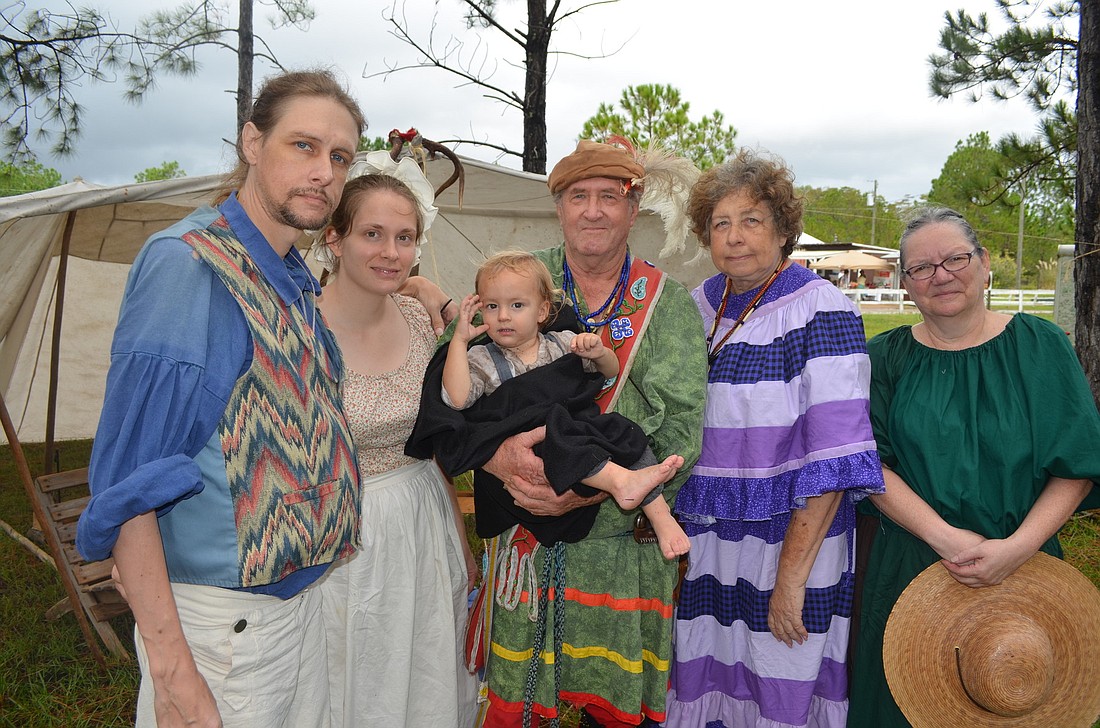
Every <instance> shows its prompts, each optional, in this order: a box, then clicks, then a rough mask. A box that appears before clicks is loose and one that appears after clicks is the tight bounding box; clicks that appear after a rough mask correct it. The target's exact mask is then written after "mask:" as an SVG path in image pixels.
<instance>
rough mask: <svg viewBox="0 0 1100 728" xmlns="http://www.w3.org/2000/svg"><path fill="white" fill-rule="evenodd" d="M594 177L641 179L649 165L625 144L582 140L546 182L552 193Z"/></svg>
mask: <svg viewBox="0 0 1100 728" xmlns="http://www.w3.org/2000/svg"><path fill="white" fill-rule="evenodd" d="M592 177H609V178H611V179H625V180H634V179H641V178H642V177H645V167H643V166H642V165H640V164H638V162H637V161H635V159H634V155H632V154H631V153H630V152H628V151H627V150H625V149H623V148H622V147H616V146H612V145H610V144H600V143H599V142H590V141H588V140H581V141H580V142H579V143H578V144H577V149H576V151H574V152H573V153H572V154H570V155H569V156H568V157H565V158H563V159H562V160H561V161H560V162H558V163H557V164H556V165H554V169H553V170H552V171H551V172H550V177H549V179H547V180H546V184H547V185H548V186H549V187H550V194H552V195H556V194H557V193H558V192H560V191H562V190H564V189H565V188H567V187H569V185H571V184H573V183H574V182H579V181H581V180H582V179H591V178H592Z"/></svg>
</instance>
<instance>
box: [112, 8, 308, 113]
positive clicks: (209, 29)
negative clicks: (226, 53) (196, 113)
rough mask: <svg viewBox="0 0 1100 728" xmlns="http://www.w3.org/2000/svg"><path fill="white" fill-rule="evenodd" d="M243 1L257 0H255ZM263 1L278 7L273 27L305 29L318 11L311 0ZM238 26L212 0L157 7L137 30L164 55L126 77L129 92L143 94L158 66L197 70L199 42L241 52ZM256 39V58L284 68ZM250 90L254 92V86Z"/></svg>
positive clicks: (183, 71)
mask: <svg viewBox="0 0 1100 728" xmlns="http://www.w3.org/2000/svg"><path fill="white" fill-rule="evenodd" d="M240 1H241V2H253V3H254V2H255V0H240ZM236 4H237V3H233V4H232V5H236ZM263 4H265V5H270V6H272V7H273V8H274V9H275V14H274V15H273V16H272V17H271V18H269V22H270V25H271V27H272V29H278V28H282V27H286V26H294V27H296V28H299V29H301V30H305V29H306V28H307V27H308V26H309V23H310V21H312V20H313V19H314V17H316V12H315V11H314V10H313V8H312V7H311V6H310V4H309V2H308V0H270V2H264V3H263ZM237 30H238V29H237V28H236V27H235V23H231V22H227V18H226V12H225V9H224V7H223V6H222V5H221V4H220V3H216V2H213V0H194V1H193V2H185V3H183V4H182V5H179V6H177V7H175V8H173V9H171V10H157V11H154V12H152V13H150V14H149V15H147V16H146V17H144V18H142V20H141V21H140V22H139V24H138V28H137V34H138V35H139V36H140V37H142V38H146V39H148V40H149V41H150V42H153V43H155V44H157V46H158V47H160V48H163V49H165V57H164V58H163V59H161V58H158V63H157V64H156V65H154V66H146V67H144V68H139V69H135V70H136V71H137V73H135V74H134V75H131V76H130V77H128V78H127V85H128V86H129V92H128V96H129V97H130V98H132V99H139V98H141V96H142V95H143V94H145V93H146V92H147V91H148V90H149V89H150V88H151V87H152V85H153V82H154V77H153V74H152V71H153V70H156V68H157V67H162V68H164V69H165V70H168V71H170V72H172V73H178V74H189V73H194V72H195V71H197V70H198V68H199V64H198V61H197V60H196V59H195V51H196V49H197V48H199V47H200V46H204V45H214V46H220V47H222V48H229V49H230V50H232V51H233V52H234V53H239V52H240V51H239V48H237V47H236V46H235V45H234V43H235V42H236V36H237ZM256 40H257V41H259V44H258V45H259V46H261V47H262V50H259V49H258V50H255V51H254V52H253V58H262V59H264V60H266V61H268V62H270V63H271V64H272V65H274V66H276V67H278V68H282V66H281V65H280V64H279V61H278V60H277V59H276V58H275V56H274V55H273V54H272V52H271V50H270V48H269V47H268V45H267V43H266V42H264V40H263V39H262V38H258V37H257V38H256ZM249 91H250V92H251V89H250V90H249Z"/></svg>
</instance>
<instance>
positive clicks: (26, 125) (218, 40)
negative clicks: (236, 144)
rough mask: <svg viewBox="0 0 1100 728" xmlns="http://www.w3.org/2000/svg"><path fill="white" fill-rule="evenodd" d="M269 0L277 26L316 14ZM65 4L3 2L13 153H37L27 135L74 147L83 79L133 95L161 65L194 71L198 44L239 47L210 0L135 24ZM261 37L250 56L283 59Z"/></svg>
mask: <svg viewBox="0 0 1100 728" xmlns="http://www.w3.org/2000/svg"><path fill="white" fill-rule="evenodd" d="M241 1H242V2H253V1H254V0H241ZM234 4H235V3H234ZM265 4H270V5H272V6H273V7H274V8H275V10H276V13H275V15H274V17H273V18H272V20H271V25H272V27H273V28H279V27H282V26H285V25H294V26H297V27H305V26H306V25H308V23H309V21H310V20H312V19H313V17H314V11H313V9H312V8H311V7H310V5H309V3H308V2H307V0H270V2H269V3H265ZM68 8H69V10H68V12H60V13H55V12H52V11H50V10H48V9H36V8H33V7H28V6H27V4H26V3H24V2H15V3H9V4H7V5H5V6H3V7H0V24H2V25H3V27H4V32H3V33H0V137H2V138H0V145H2V146H3V148H4V149H5V150H6V151H7V152H8V154H9V155H10V156H11V159H12V160H13V161H16V162H23V161H27V160H30V159H33V153H32V151H31V149H30V147H29V145H28V140H29V139H33V140H36V141H43V142H46V143H48V144H49V145H50V151H51V152H52V153H53V154H55V155H58V156H66V155H69V154H72V153H73V150H74V148H75V144H76V140H77V137H78V136H79V135H80V126H81V115H82V113H83V109H82V108H81V106H80V104H79V103H78V101H77V97H76V95H75V90H76V89H78V88H79V87H80V86H81V85H82V84H83V83H84V82H85V81H94V82H95V81H98V82H104V83H112V82H115V81H117V80H119V78H121V79H122V80H123V81H124V82H125V84H126V89H125V91H124V92H123V98H125V99H126V100H127V101H130V102H134V103H136V102H140V101H141V100H142V99H143V98H144V96H145V94H146V93H148V92H149V91H150V90H151V89H152V88H153V87H154V85H155V82H156V75H157V73H159V72H166V73H171V74H175V75H178V76H184V77H187V76H192V75H194V74H195V73H196V72H197V71H198V70H199V62H198V60H197V57H196V51H197V50H198V49H199V48H200V47H202V46H205V45H213V46H220V47H224V48H231V49H233V50H234V52H236V50H237V49H236V48H235V47H234V46H233V45H232V43H231V42H230V39H229V37H230V36H233V35H235V34H236V33H237V29H236V28H234V27H232V26H231V25H229V24H227V23H226V22H225V15H226V12H225V9H224V8H223V7H222V5H221V4H218V3H215V2H213V0H196V1H195V2H194V3H193V4H190V5H181V6H179V7H177V8H175V9H173V10H161V11H156V12H153V13H152V14H151V15H149V16H148V17H146V18H145V19H143V20H142V21H141V22H140V23H139V24H138V27H137V29H136V30H135V31H133V32H123V31H120V30H119V29H118V27H117V25H116V24H115V22H114V21H113V20H112V19H111V18H110V16H109V15H108V14H106V13H104V12H101V11H99V10H98V9H96V8H93V7H76V6H74V5H72V4H70V5H68ZM256 41H257V44H258V46H260V47H261V48H262V50H260V51H257V52H254V53H253V56H254V57H260V58H265V59H267V60H270V61H271V62H272V63H273V64H274V65H276V66H278V65H279V64H278V62H277V61H276V60H275V58H274V57H273V55H272V54H271V52H270V49H269V48H268V46H267V44H266V43H265V42H264V41H263V39H262V38H259V37H257V38H256Z"/></svg>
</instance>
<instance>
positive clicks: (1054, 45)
mask: <svg viewBox="0 0 1100 728" xmlns="http://www.w3.org/2000/svg"><path fill="white" fill-rule="evenodd" d="M996 4H997V9H998V10H999V11H1000V14H1001V17H1002V20H1003V21H1004V22H1005V24H1006V27H1005V29H1004V30H1003V31H1002V32H998V31H996V30H994V29H993V27H992V26H991V24H990V22H989V19H988V17H987V16H986V14H985V13H981V14H979V15H978V16H977V17H976V18H975V17H973V16H972V15H970V14H969V13H967V12H966V11H964V10H958V11H956V13H955V14H954V15H952V14H951V13H946V14H945V21H946V25H945V27H944V28H943V30H942V31H941V33H940V48H941V49H942V50H943V52H942V53H936V54H933V55H932V56H931V57H930V58H929V64H930V65H931V67H932V71H931V75H930V78H929V86H930V88H931V91H932V93H933V94H934V95H936V96H939V97H940V98H948V97H950V96H953V95H954V94H957V93H965V94H966V95H967V97H968V98H969V99H970V100H971V101H975V102H976V101H978V100H980V99H981V98H982V94H983V92H985V91H988V93H989V94H990V95H991V96H992V97H993V98H994V99H996V100H1006V99H1010V98H1015V97H1020V96H1022V97H1024V98H1025V99H1026V100H1027V101H1028V103H1029V104H1031V106H1032V107H1033V108H1034V109H1035V110H1036V112H1038V113H1039V114H1040V115H1041V120H1040V124H1039V128H1038V132H1037V134H1036V135H1035V136H1033V137H1031V138H1023V137H1021V136H1019V135H1017V134H1011V135H1008V136H1006V137H1005V138H1003V139H1001V140H1000V141H999V142H998V144H997V150H998V151H999V152H1000V153H1001V154H1002V155H1003V156H1004V157H1005V158H1006V159H1007V160H1008V161H1009V165H1008V167H1007V168H1006V170H1005V172H1006V174H1007V176H1006V177H1005V179H1004V187H1006V188H1007V187H1011V186H1012V185H1013V184H1014V183H1015V182H1016V181H1018V180H1020V179H1021V178H1024V177H1026V178H1027V182H1028V188H1029V190H1030V192H1031V196H1032V198H1033V200H1034V203H1035V205H1036V206H1037V207H1041V208H1043V210H1044V214H1047V215H1048V216H1051V217H1060V216H1061V215H1062V213H1063V209H1062V205H1063V200H1065V199H1066V198H1070V199H1072V197H1073V189H1074V179H1075V177H1076V174H1077V171H1076V169H1077V168H1076V158H1075V151H1076V149H1077V114H1076V113H1075V112H1074V111H1073V110H1072V109H1071V107H1070V105H1069V103H1067V101H1068V100H1070V99H1074V98H1075V96H1076V91H1077V47H1078V38H1077V30H1078V28H1079V25H1080V23H1079V20H1078V16H1079V13H1080V8H1079V5H1078V3H1077V2H1076V0H1052V1H1050V2H1047V0H996Z"/></svg>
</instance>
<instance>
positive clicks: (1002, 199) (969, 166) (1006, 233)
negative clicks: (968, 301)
mask: <svg viewBox="0 0 1100 728" xmlns="http://www.w3.org/2000/svg"><path fill="white" fill-rule="evenodd" d="M1018 169H1019V167H1018V166H1017V161H1016V159H1014V158H1013V157H1012V156H1009V155H1007V154H1005V153H1004V152H1003V151H1002V145H997V146H996V147H994V145H993V144H992V143H991V142H990V139H989V134H988V133H986V132H979V133H977V134H971V135H970V136H969V137H967V138H966V140H965V141H960V142H958V143H957V144H956V145H955V151H954V152H952V153H951V156H949V157H948V158H947V161H945V162H944V165H943V169H942V170H941V171H940V175H939V176H938V177H937V178H936V179H934V180H932V190H931V192H929V194H928V202H929V203H931V204H936V205H943V206H946V207H951V208H953V209H955V210H958V211H959V212H961V213H962V214H963V215H964V216H965V217H966V219H967V220H969V221H970V224H971V225H972V226H973V227H974V229H975V230H976V231H977V233H978V238H979V240H980V241H981V242H982V245H984V246H985V247H986V248H988V249H989V250H990V252H991V254H992V256H991V258H992V262H993V267H994V271H993V272H994V280H995V285H997V286H998V287H1006V286H1007V287H1011V286H1014V285H1015V283H1016V272H1015V271H1016V260H1015V259H1016V249H1017V246H1018V239H1019V227H1020V207H1019V205H1020V195H1019V184H1016V185H1012V183H1011V180H1013V179H1018V178H1019V175H1018V174H1017V172H1018ZM1031 183H1032V180H1031V178H1028V179H1027V180H1025V182H1024V185H1026V192H1025V197H1024V211H1025V215H1024V259H1023V266H1024V268H1023V271H1022V274H1023V275H1022V283H1023V285H1025V286H1033V285H1035V284H1036V283H1037V282H1038V275H1037V273H1038V270H1037V268H1036V264H1037V263H1038V262H1039V261H1041V260H1050V259H1053V258H1054V257H1055V256H1056V255H1057V252H1058V245H1059V244H1062V243H1072V242H1073V198H1072V196H1069V197H1066V196H1064V195H1063V194H1062V192H1061V191H1060V190H1059V189H1058V187H1057V186H1046V187H1042V186H1040V185H1039V182H1038V181H1035V182H1034V184H1035V187H1034V188H1033V187H1032V184H1031ZM1008 267H1011V274H1010V275H1006V273H1007V272H1008Z"/></svg>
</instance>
